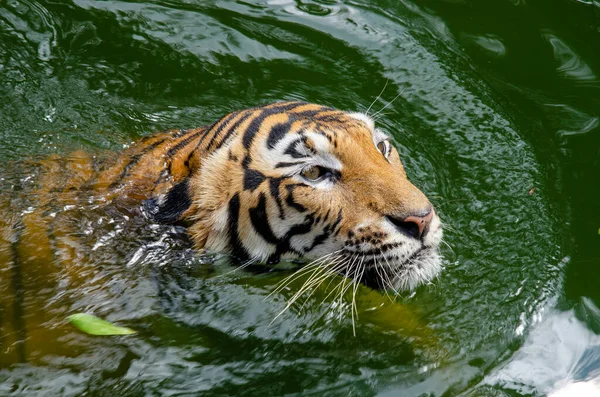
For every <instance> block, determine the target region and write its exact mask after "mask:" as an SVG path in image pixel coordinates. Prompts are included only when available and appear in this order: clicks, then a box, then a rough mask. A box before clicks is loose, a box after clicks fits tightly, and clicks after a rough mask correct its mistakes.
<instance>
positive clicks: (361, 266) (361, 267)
mask: <svg viewBox="0 0 600 397" xmlns="http://www.w3.org/2000/svg"><path fill="white" fill-rule="evenodd" d="M364 259H365V257H364V256H363V257H362V258H361V261H360V264H359V265H358V268H357V271H356V275H357V276H358V277H356V278H354V280H353V282H354V290H353V292H352V303H351V305H350V314H351V317H352V334H353V335H354V336H356V321H355V319H354V314H355V313H356V320H358V307H357V305H356V291H357V290H358V284H359V280H360V279H361V278H362V276H363V273H364V269H365V265H364V264H363V262H364ZM359 272H360V274H358V273H359Z"/></svg>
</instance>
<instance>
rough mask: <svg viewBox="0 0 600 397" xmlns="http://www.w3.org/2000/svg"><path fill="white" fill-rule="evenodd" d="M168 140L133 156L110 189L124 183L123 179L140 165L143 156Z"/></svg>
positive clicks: (161, 141) (158, 142) (160, 141)
mask: <svg viewBox="0 0 600 397" xmlns="http://www.w3.org/2000/svg"><path fill="white" fill-rule="evenodd" d="M166 140H167V138H163V139H161V140H158V141H156V142H154V143H152V144H151V145H149V146H147V147H145V148H144V149H143V150H142V151H141V152H140V153H137V154H134V155H133V156H131V158H130V159H129V162H128V163H127V164H126V165H125V167H124V168H123V171H121V174H120V175H119V176H118V177H117V179H116V180H114V181H113V182H112V183H111V184H110V186H109V188H110V189H112V188H115V187H117V186H118V185H119V184H120V183H121V182H122V181H123V179H124V178H125V177H126V176H127V175H128V174H129V170H130V169H131V168H132V167H134V166H135V165H136V164H137V163H138V161H140V159H141V158H142V156H143V155H145V154H146V153H148V152H151V151H152V150H154V149H156V148H157V147H158V146H159V145H161V144H162V143H164V142H165V141H166Z"/></svg>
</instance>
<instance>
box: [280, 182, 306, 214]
mask: <svg viewBox="0 0 600 397" xmlns="http://www.w3.org/2000/svg"><path fill="white" fill-rule="evenodd" d="M296 186H304V185H299V184H292V185H286V187H285V189H286V190H287V193H288V195H287V197H286V199H285V202H286V203H287V205H289V206H290V207H292V208H294V209H295V210H296V211H298V212H305V211H306V207H305V206H303V205H302V204H299V203H297V202H295V201H294V189H295V188H296Z"/></svg>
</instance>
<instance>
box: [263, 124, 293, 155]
mask: <svg viewBox="0 0 600 397" xmlns="http://www.w3.org/2000/svg"><path fill="white" fill-rule="evenodd" d="M292 122H293V120H291V119H290V120H289V121H288V122H287V123H278V124H275V125H274V126H273V128H271V131H269V136H268V137H267V147H268V148H269V149H275V145H277V142H279V141H280V140H282V139H283V137H284V136H285V134H287V133H288V132H289V130H290V126H291V125H292Z"/></svg>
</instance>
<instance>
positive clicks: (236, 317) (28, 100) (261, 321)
mask: <svg viewBox="0 0 600 397" xmlns="http://www.w3.org/2000/svg"><path fill="white" fill-rule="evenodd" d="M599 76H600V8H598V7H597V6H594V5H592V4H591V2H590V3H587V2H584V1H581V2H575V1H567V0H563V1H560V0H553V1H537V0H528V1H526V2H524V1H519V0H493V1H490V0H487V1H484V0H473V1H467V0H465V1H461V0H458V1H454V0H452V1H451V0H448V1H445V2H443V1H434V0H426V1H421V2H410V1H396V0H393V1H392V0H389V1H384V0H380V1H371V2H368V1H364V2H360V1H359V2H339V1H335V0H320V1H285V0H283V1H266V2H263V1H237V2H226V1H216V2H215V1H177V0H173V1H144V2H142V1H139V2H134V1H132V2H121V1H85V0H80V1H74V2H70V1H57V2H32V1H10V0H9V1H3V0H0V98H2V100H1V101H0V159H1V161H2V163H3V164H4V165H6V164H9V163H10V162H11V161H14V160H17V159H21V158H23V157H38V156H44V155H48V154H52V153H68V152H69V151H72V150H74V149H84V150H86V151H98V150H103V149H110V150H119V149H121V148H122V147H123V145H124V144H127V143H130V142H132V141H134V140H135V139H137V138H139V137H141V136H144V135H147V134H149V133H151V132H153V131H157V130H163V129H167V128H179V127H195V126H200V125H204V124H208V123H210V122H212V121H214V120H216V119H217V118H219V117H220V116H222V115H223V114H225V113H227V112H229V111H231V110H234V109H240V108H244V107H249V106H254V105H257V104H262V103H267V102H272V101H276V100H290V99H299V100H305V101H310V102H317V103H321V104H325V105H330V106H335V107H338V108H341V109H348V110H359V111H364V110H366V109H367V108H368V107H369V105H370V104H371V103H372V102H373V101H374V100H375V99H376V98H377V96H378V94H379V93H380V92H381V90H382V88H383V87H384V86H385V85H386V82H387V87H386V90H385V91H384V92H383V94H382V95H381V97H380V98H379V99H378V100H376V101H375V104H374V105H373V109H375V110H379V109H382V108H383V107H384V106H386V105H387V104H388V103H389V102H390V101H392V100H393V99H394V98H395V97H396V96H397V94H399V93H402V94H401V95H400V96H399V97H398V98H397V99H396V100H395V101H394V102H393V103H392V104H390V105H389V106H387V107H386V108H385V109H384V110H383V111H382V112H381V113H380V114H379V116H380V117H379V118H378V120H377V123H378V124H379V125H380V126H381V127H382V128H383V129H385V130H386V131H387V132H388V133H390V134H391V135H393V136H394V138H395V140H396V146H397V147H398V149H399V151H400V153H401V155H402V157H403V160H404V162H405V165H406V168H407V172H408V174H409V176H410V178H411V179H412V180H413V181H414V182H415V184H416V185H417V186H419V187H420V188H422V190H423V191H424V192H425V193H426V194H427V195H428V196H429V197H430V198H431V200H432V201H433V202H434V204H435V205H436V207H437V209H438V212H439V213H440V216H441V217H442V220H443V221H444V223H445V224H447V225H448V227H447V229H446V234H445V236H446V237H445V240H446V242H447V243H448V246H445V247H444V249H443V253H444V257H445V262H444V266H445V268H444V271H443V272H442V274H441V275H440V277H439V279H438V280H436V281H435V283H433V285H429V286H424V287H422V288H420V289H418V290H417V291H416V292H415V293H414V294H408V293H407V294H405V295H404V296H401V297H399V298H398V300H397V303H396V304H394V305H391V304H389V303H385V302H387V300H386V299H387V298H385V297H383V296H382V297H381V301H380V302H384V303H385V304H384V303H382V304H381V305H383V306H381V305H380V304H379V303H377V304H372V305H371V306H369V305H368V304H367V303H364V305H363V307H361V308H360V310H359V311H360V313H361V314H362V315H361V316H360V317H359V320H358V322H357V324H356V336H353V331H352V326H351V319H350V316H349V315H345V316H344V315H337V314H336V313H337V311H336V310H332V307H331V304H330V302H321V300H320V299H313V300H311V301H309V302H308V303H307V305H306V306H304V308H303V309H302V310H299V309H300V308H296V309H294V310H290V311H288V312H286V313H285V314H283V315H282V316H281V317H279V318H278V319H277V320H276V321H274V322H273V323H272V324H270V323H271V321H272V320H273V318H274V317H275V316H277V314H278V313H279V312H280V311H281V309H282V308H283V307H284V306H285V302H286V298H289V295H285V294H275V295H271V296H269V293H270V291H271V290H272V286H273V285H274V283H275V282H276V281H277V279H278V277H281V276H280V274H279V273H277V272H275V273H262V274H260V273H255V272H247V273H244V272H238V273H232V274H228V275H226V276H224V277H214V276H213V273H212V272H213V271H216V272H217V273H218V272H221V273H223V272H227V271H228V270H230V269H229V268H228V267H227V266H228V265H227V264H221V263H219V262H217V263H213V262H212V261H211V260H210V258H201V259H198V258H196V259H194V260H192V261H188V260H187V259H186V260H183V259H181V260H179V259H177V257H176V256H168V255H167V256H165V253H164V252H162V251H159V250H158V251H157V250H155V246H152V239H151V238H150V239H149V240H150V241H139V239H136V238H135V236H136V233H137V232H136V231H131V230H129V231H127V233H125V234H124V235H125V236H126V237H123V239H122V241H121V245H120V246H117V247H116V248H114V249H112V250H111V251H107V252H106V253H105V255H104V256H103V255H99V257H100V259H99V260H103V261H106V263H122V264H124V265H125V264H126V263H128V261H130V260H131V259H132V258H131V256H132V254H133V253H134V252H137V250H139V249H141V250H142V251H140V252H142V253H143V255H142V256H141V259H139V258H138V260H137V262H138V263H133V264H131V263H130V266H123V267H124V268H126V269H125V270H123V271H122V273H120V277H116V278H115V280H113V283H112V284H111V287H110V291H109V292H108V293H106V295H100V294H90V295H89V296H83V297H82V298H81V300H80V301H79V302H78V303H77V304H75V305H74V306H73V307H72V309H73V310H85V311H92V312H94V313H97V314H100V315H102V316H104V317H106V318H108V319H110V320H113V321H118V322H119V323H120V324H125V325H127V326H131V327H133V328H135V329H137V330H139V333H138V334H137V335H136V336H134V337H127V338H104V339H101V338H92V337H86V336H83V335H81V334H78V333H77V332H76V331H75V330H74V331H73V335H71V336H70V338H72V339H73V340H77V342H78V343H80V344H83V345H85V346H87V349H85V350H84V351H83V352H82V353H81V354H80V355H79V356H78V357H76V358H65V357H60V356H55V357H51V358H48V360H47V361H46V363H45V364H43V365H35V366H33V365H20V366H14V367H12V368H9V369H3V370H0V395H28V396H30V395H83V394H85V395H94V396H104V395H106V396H115V395H119V396H141V395H149V396H154V395H156V396H159V395H160V396H163V395H178V396H183V395H203V396H204V395H206V396H213V395H214V396H217V395H236V396H237V395H239V396H266V395H269V396H270V395H327V396H347V395H355V396H369V395H378V394H379V395H385V396H404V395H406V396H418V395H428V396H455V395H459V394H461V393H462V394H463V395H469V396H513V395H521V394H523V393H525V394H526V395H530V394H536V393H537V394H539V395H543V394H544V393H546V392H547V391H548V390H545V389H543V387H542V386H540V385H533V386H534V388H533V389H532V390H533V391H531V390H529V391H527V390H526V389H524V388H519V387H515V386H514V384H513V383H515V382H510V381H498V380H497V379H498V377H497V376H496V375H497V374H498V373H502V372H501V371H502V368H504V367H505V366H506V365H508V364H510V363H511V362H516V361H515V360H516V358H515V357H516V356H517V355H518V354H519V352H521V351H522V350H523V347H524V346H528V344H529V343H536V341H535V340H533V341H532V340H531V338H535V337H536V335H538V333H536V332H532V330H535V329H540V327H542V328H543V327H544V324H547V323H546V321H549V320H547V319H548V318H556V317H553V316H559V315H563V314H565V313H566V314H565V315H567V316H570V317H569V319H570V321H573V322H576V323H578V324H581V328H582V329H583V330H588V332H589V330H592V331H596V332H599V331H600V316H598V314H597V313H598V312H597V309H596V307H595V305H600V288H599V287H598V280H599V279H600V266H599V265H600V249H599V247H600V231H599V228H600V183H599V182H600V77H599ZM21 171H22V170H19V171H18V172H16V171H15V172H16V174H15V175H12V176H10V175H9V176H8V177H7V178H9V179H10V178H11V177H12V178H15V179H18V178H22V177H25V176H24V175H21ZM22 172H23V173H25V174H26V171H22ZM121 221H122V220H121V219H116V220H115V222H116V223H117V224H120V222H121ZM140 230H142V231H143V230H145V229H144V227H140ZM146 231H147V230H146ZM147 232H148V231H147ZM146 235H150V236H151V233H150V232H148V233H146ZM157 238H158V237H157ZM171 247H173V246H171ZM173 250H174V251H177V250H183V248H181V247H175V248H173ZM134 262H135V261H134ZM0 265H1V264H0ZM148 269H150V270H148ZM215 269H216V270H215ZM138 270H139V271H138ZM361 294H362V296H363V301H365V302H366V301H368V299H367V297H368V296H369V291H368V290H367V289H366V288H365V289H364V290H363V291H361ZM375 301H376V302H379V301H377V300H375ZM341 312H342V314H343V311H341ZM346 313H348V312H346ZM415 324H417V325H415ZM552 324H556V323H552ZM558 324H563V323H560V322H559V323H558ZM409 325H410V326H409ZM411 327H412V328H411ZM536 327H537V328H536ZM407 328H411V329H407ZM414 328H416V329H417V330H416V331H415V329H414ZM559 328H560V327H559ZM557 332H558V333H560V329H559V330H557ZM565 332H570V331H569V330H566V331H565ZM581 332H583V331H581ZM528 338H529V339H528ZM589 340H593V337H592V336H590V339H589ZM538 342H539V341H538ZM48 343H50V344H51V343H52V341H48ZM548 349H553V347H552V346H549V347H548ZM599 356H600V355H599V354H596V355H595V356H594V358H595V360H592V364H591V365H592V367H593V368H595V369H597V368H600V359H599ZM563 358H564V357H563ZM565 359H566V358H565ZM499 371H500V372H499ZM559 375H560V374H559V373H558V372H557V376H559ZM517 381H518V379H517ZM523 382H524V381H523ZM532 382H533V381H532ZM517 383H518V382H517ZM536 387H537V388H536ZM520 393H521V394H520Z"/></svg>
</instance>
